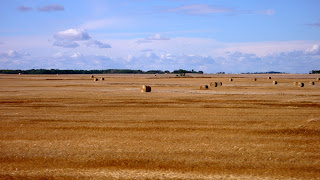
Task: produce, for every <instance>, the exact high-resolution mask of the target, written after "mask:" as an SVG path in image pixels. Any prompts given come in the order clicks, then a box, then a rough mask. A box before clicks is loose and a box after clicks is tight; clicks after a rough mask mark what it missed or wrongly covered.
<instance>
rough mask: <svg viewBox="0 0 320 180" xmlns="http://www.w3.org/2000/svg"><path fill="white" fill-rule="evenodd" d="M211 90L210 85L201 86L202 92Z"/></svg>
mask: <svg viewBox="0 0 320 180" xmlns="http://www.w3.org/2000/svg"><path fill="white" fill-rule="evenodd" d="M208 88H209V86H208V85H202V86H200V90H207V89H208Z"/></svg>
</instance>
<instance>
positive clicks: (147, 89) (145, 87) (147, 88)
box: [140, 85, 151, 92]
mask: <svg viewBox="0 0 320 180" xmlns="http://www.w3.org/2000/svg"><path fill="white" fill-rule="evenodd" d="M140 91H141V92H151V86H146V85H142V86H141V88H140Z"/></svg>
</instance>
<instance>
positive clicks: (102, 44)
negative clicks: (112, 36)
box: [87, 40, 111, 48]
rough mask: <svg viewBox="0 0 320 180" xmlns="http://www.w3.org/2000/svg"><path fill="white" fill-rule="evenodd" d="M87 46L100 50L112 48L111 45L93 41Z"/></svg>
mask: <svg viewBox="0 0 320 180" xmlns="http://www.w3.org/2000/svg"><path fill="white" fill-rule="evenodd" d="M87 46H89V47H98V48H111V46H110V44H107V43H103V42H101V41H98V40H91V41H89V42H88V43H87Z"/></svg>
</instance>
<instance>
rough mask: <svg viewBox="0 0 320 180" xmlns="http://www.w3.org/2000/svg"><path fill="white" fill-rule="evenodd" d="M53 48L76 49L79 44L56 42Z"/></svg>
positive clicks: (66, 41)
mask: <svg viewBox="0 0 320 180" xmlns="http://www.w3.org/2000/svg"><path fill="white" fill-rule="evenodd" d="M53 45H54V46H58V47H63V48H76V47H79V44H78V43H76V42H74V41H68V40H57V41H55V42H54V43H53Z"/></svg>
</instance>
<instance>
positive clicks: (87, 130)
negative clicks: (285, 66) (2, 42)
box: [0, 74, 320, 179]
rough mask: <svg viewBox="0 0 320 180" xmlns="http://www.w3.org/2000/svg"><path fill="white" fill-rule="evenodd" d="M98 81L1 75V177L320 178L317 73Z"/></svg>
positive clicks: (319, 83)
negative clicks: (144, 90)
mask: <svg viewBox="0 0 320 180" xmlns="http://www.w3.org/2000/svg"><path fill="white" fill-rule="evenodd" d="M95 76H96V77H104V78H105V80H104V81H101V80H99V81H93V79H90V78H89V75H0V179H43V178H44V179H53V178H57V179H77V178H79V179H83V178H87V179H318V178H319V177H320V81H317V80H316V78H318V77H320V75H292V74H287V75H209V74H205V75H187V76H186V77H177V76H176V75H171V74H168V75H95ZM267 76H271V77H272V79H267ZM229 78H232V79H233V81H229ZM253 78H257V81H253V80H252V79H253ZM274 80H276V81H277V82H278V84H277V85H273V84H272V82H273V81H274ZM310 81H313V82H315V84H314V85H309V82H310ZM210 82H222V84H223V85H222V86H218V87H214V88H210V89H208V90H200V86H201V85H206V84H207V85H209V84H210ZM293 82H304V85H305V86H304V87H296V86H295V85H293ZM141 85H149V86H151V87H152V91H151V92H150V93H142V92H140V86H141Z"/></svg>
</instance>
